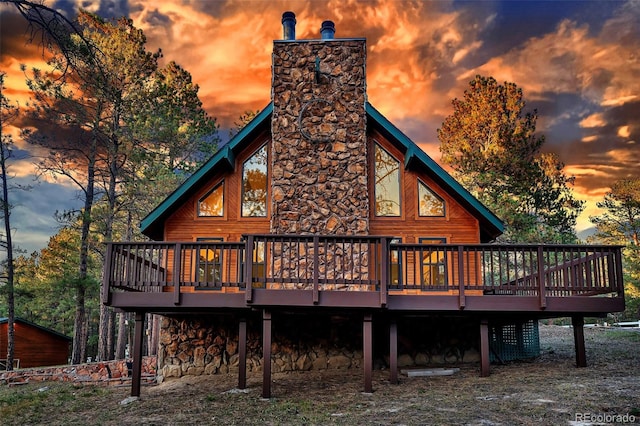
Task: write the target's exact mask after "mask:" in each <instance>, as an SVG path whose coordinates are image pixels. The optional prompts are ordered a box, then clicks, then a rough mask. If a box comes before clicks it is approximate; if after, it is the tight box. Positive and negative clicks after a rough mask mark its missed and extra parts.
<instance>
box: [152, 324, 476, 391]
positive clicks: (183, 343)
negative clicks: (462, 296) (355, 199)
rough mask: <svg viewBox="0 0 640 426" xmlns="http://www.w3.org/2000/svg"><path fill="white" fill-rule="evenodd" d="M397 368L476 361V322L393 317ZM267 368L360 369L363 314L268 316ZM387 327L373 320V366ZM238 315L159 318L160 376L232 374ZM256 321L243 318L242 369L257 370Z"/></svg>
mask: <svg viewBox="0 0 640 426" xmlns="http://www.w3.org/2000/svg"><path fill="white" fill-rule="evenodd" d="M398 328H399V342H398V366H399V367H412V366H430V365H434V366H442V365H457V364H460V363H476V362H478V361H479V352H478V349H477V347H478V346H477V338H478V334H479V331H478V327H477V326H476V324H471V323H468V322H465V321H462V320H460V319H452V318H436V319H434V318H411V319H403V320H401V321H398ZM272 337H273V343H272V348H271V350H272V366H271V368H272V372H285V371H308V370H325V369H348V368H361V366H362V319H361V317H359V316H358V315H354V316H328V315H301V314H297V315H294V314H278V313H274V316H273V333H272ZM388 341H389V336H388V328H387V326H386V324H385V323H384V322H383V320H378V321H376V320H374V365H375V368H378V369H385V368H388V365H389V355H388V351H389V346H388ZM238 365H239V356H238V319H237V318H235V317H233V316H231V315H229V316H198V317H195V316H183V317H163V318H162V324H161V335H160V347H159V350H158V375H159V380H163V379H164V378H168V377H181V376H185V375H204V374H206V375H212V374H227V373H237V371H238ZM262 367H263V360H262V322H261V320H260V318H259V316H257V315H256V316H255V317H251V318H249V319H248V321H247V371H249V372H259V371H262Z"/></svg>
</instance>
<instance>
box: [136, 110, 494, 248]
mask: <svg viewBox="0 0 640 426" xmlns="http://www.w3.org/2000/svg"><path fill="white" fill-rule="evenodd" d="M365 110H366V113H367V126H371V127H373V128H375V129H376V130H378V131H379V132H380V133H381V134H383V135H384V136H385V137H386V138H387V139H389V141H390V142H392V143H394V144H395V145H397V147H398V148H399V149H400V150H401V151H403V153H404V156H405V167H406V168H408V169H414V170H419V171H422V172H424V173H427V174H429V176H431V177H432V178H433V179H434V180H435V181H436V182H437V183H438V184H439V185H440V186H442V187H443V189H445V190H446V191H448V192H449V193H450V194H451V195H452V196H453V197H454V198H455V199H456V200H457V201H458V202H460V203H461V204H462V205H464V206H465V207H466V208H467V209H469V211H470V212H472V214H474V216H476V217H477V218H478V220H479V222H480V231H481V240H482V241H490V240H493V239H494V238H496V237H497V236H499V235H500V234H501V233H502V232H503V231H504V225H503V224H502V221H501V220H500V219H499V218H498V217H497V216H495V215H494V214H493V213H492V212H491V211H490V210H489V209H488V208H486V207H485V206H484V205H483V204H482V203H481V202H480V201H478V199H477V198H475V197H474V196H473V195H471V194H470V193H469V191H467V190H466V189H464V188H463V187H462V185H460V183H458V181H456V180H455V179H454V178H453V177H452V176H451V175H450V174H449V173H447V172H446V171H445V170H444V169H443V168H442V167H440V165H438V163H436V162H435V161H434V160H433V159H432V158H431V157H430V156H429V155H427V153H425V152H424V151H423V150H422V149H420V148H419V147H418V145H416V144H415V142H413V141H412V140H411V139H409V138H408V137H407V136H406V135H405V134H404V133H402V132H401V131H400V130H399V129H398V128H397V127H395V126H394V125H393V124H392V123H391V122H390V121H389V120H388V119H387V118H386V117H384V116H383V115H382V114H381V113H380V112H379V111H378V110H377V109H375V108H374V107H373V106H372V105H371V104H370V103H368V102H367V103H366V106H365ZM272 112H273V103H269V105H267V106H266V107H265V108H264V109H263V110H262V111H261V112H260V113H259V114H258V115H257V116H256V117H254V119H253V120H251V122H249V124H247V125H246V126H245V127H244V128H243V129H242V130H241V131H240V132H238V133H237V134H236V135H235V136H234V137H233V138H232V139H231V140H230V141H229V142H228V143H227V144H226V145H224V146H223V147H222V148H221V149H220V150H219V151H218V152H217V153H216V154H215V155H213V157H211V159H209V160H208V161H207V162H206V163H205V164H204V165H203V166H202V167H200V168H199V169H198V170H197V171H196V172H195V173H194V174H193V175H191V176H190V177H189V178H188V179H187V180H186V181H185V182H184V183H183V184H182V185H180V186H179V187H178V188H177V189H176V190H175V191H173V192H172V193H171V194H170V195H169V196H168V197H167V198H165V200H164V201H162V202H161V203H160V204H159V205H158V206H157V207H156V208H155V209H154V210H153V211H152V212H151V213H149V214H148V215H147V216H146V217H145V218H144V219H143V220H142V222H141V223H140V230H141V232H142V233H143V234H144V235H146V236H148V237H149V238H152V239H154V240H161V239H162V238H163V226H164V222H165V220H166V219H167V218H168V217H169V215H171V213H173V212H174V211H175V209H176V208H178V207H179V206H180V205H182V203H183V202H185V201H186V200H187V199H188V198H189V197H190V196H191V195H192V194H193V193H194V192H196V191H198V190H199V189H200V185H201V184H202V182H204V181H205V180H207V179H208V178H210V177H211V176H212V175H213V174H215V173H218V172H220V171H224V170H233V169H234V167H235V157H236V156H237V155H238V153H239V152H241V151H242V150H243V149H244V148H245V147H246V146H247V145H248V144H250V143H251V142H252V141H253V138H254V137H255V136H257V135H258V134H259V133H260V132H262V131H264V130H266V129H268V128H269V127H270V118H271V113H272Z"/></svg>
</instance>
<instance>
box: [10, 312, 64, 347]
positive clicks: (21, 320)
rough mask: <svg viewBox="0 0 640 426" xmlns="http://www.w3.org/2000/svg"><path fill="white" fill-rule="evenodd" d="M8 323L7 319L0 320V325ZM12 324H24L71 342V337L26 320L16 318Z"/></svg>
mask: <svg viewBox="0 0 640 426" xmlns="http://www.w3.org/2000/svg"><path fill="white" fill-rule="evenodd" d="M8 322H9V318H6V317H3V318H0V324H5V323H8ZM14 323H16V324H17V323H20V324H25V325H28V326H31V327H34V328H37V329H39V330H42V331H44V332H45V333H49V334H52V335H54V336H56V337H59V338H61V339H64V340H67V341H69V342H70V341H72V340H73V339H72V338H71V337H69V336H66V335H64V334H62V333H59V332H57V331H55V330H53V329H51V328H47V327H43V326H41V325H38V324H36V323H34V322H31V321H27V320H26V319H22V318H20V317H16V318H15V321H14ZM3 355H4V354H3Z"/></svg>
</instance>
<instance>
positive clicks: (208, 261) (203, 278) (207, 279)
mask: <svg viewBox="0 0 640 426" xmlns="http://www.w3.org/2000/svg"><path fill="white" fill-rule="evenodd" d="M197 241H198V242H205V243H215V242H221V241H223V240H222V238H198V239H197ZM197 272H198V282H201V283H207V284H208V285H211V284H212V285H218V286H219V285H220V284H221V281H222V250H220V248H217V247H215V246H211V247H208V248H202V249H200V253H198V271H197Z"/></svg>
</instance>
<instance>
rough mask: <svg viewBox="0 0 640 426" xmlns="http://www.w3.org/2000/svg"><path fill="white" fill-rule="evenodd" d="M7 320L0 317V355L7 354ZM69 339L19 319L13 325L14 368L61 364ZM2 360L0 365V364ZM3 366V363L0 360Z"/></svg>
mask: <svg viewBox="0 0 640 426" xmlns="http://www.w3.org/2000/svg"><path fill="white" fill-rule="evenodd" d="M8 326H9V319H8V318H0V354H2V355H4V356H6V354H7V343H8V342H7V328H8ZM70 344H71V338H70V337H68V336H65V335H64V334H61V333H58V332H57V331H54V330H51V329H50V328H46V327H42V326H39V325H37V324H34V323H32V322H30V321H27V320H24V319H22V318H16V320H15V322H14V367H16V368H30V367H42V366H46V365H64V364H66V363H67V362H68V358H69V345H70ZM3 361H4V362H3ZM0 363H2V365H3V368H2V369H3V370H4V369H5V368H4V365H5V363H6V360H0Z"/></svg>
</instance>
